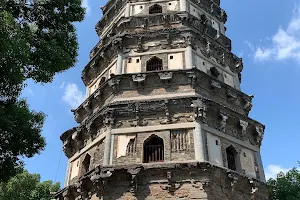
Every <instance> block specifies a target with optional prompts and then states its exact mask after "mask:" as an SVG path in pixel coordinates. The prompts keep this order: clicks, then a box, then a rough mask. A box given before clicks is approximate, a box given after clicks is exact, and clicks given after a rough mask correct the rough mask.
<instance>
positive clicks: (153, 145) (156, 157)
mask: <svg viewBox="0 0 300 200" xmlns="http://www.w3.org/2000/svg"><path fill="white" fill-rule="evenodd" d="M163 161H164V142H163V139H161V138H159V137H157V136H156V135H153V136H151V137H150V138H149V139H148V140H146V141H145V143H144V163H150V162H163Z"/></svg>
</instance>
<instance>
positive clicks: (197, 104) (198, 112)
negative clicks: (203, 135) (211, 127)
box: [191, 99, 207, 124]
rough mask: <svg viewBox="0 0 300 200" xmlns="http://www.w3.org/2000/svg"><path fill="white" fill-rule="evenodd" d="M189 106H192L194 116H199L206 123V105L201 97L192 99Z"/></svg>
mask: <svg viewBox="0 0 300 200" xmlns="http://www.w3.org/2000/svg"><path fill="white" fill-rule="evenodd" d="M191 106H192V107H193V108H194V113H195V118H200V120H201V121H202V122H203V123H204V124H207V117H206V112H207V105H206V104H205V102H204V101H203V100H202V99H197V100H194V101H192V105H191Z"/></svg>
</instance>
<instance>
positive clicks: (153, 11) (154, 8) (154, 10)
mask: <svg viewBox="0 0 300 200" xmlns="http://www.w3.org/2000/svg"><path fill="white" fill-rule="evenodd" d="M158 13H162V7H161V6H160V5H157V4H155V5H153V6H151V7H150V8H149V14H158Z"/></svg>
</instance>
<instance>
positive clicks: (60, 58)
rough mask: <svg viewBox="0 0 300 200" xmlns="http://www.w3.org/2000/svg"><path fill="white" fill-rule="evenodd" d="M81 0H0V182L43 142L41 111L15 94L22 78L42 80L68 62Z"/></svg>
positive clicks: (73, 53)
mask: <svg viewBox="0 0 300 200" xmlns="http://www.w3.org/2000/svg"><path fill="white" fill-rule="evenodd" d="M84 12H85V10H84V8H82V7H81V0H34V1H33V0H4V1H1V2H0V182H1V181H7V180H8V178H9V177H11V176H12V175H14V174H16V173H17V172H18V169H19V167H20V166H21V165H22V162H21V161H20V160H19V159H20V156H26V157H32V156H33V155H34V154H36V153H39V152H40V151H41V150H43V149H44V147H45V144H46V143H45V140H44V138H43V137H42V136H41V131H42V127H43V122H44V114H43V113H39V112H35V111H32V110H30V109H29V107H28V105H27V103H26V100H24V99H20V97H19V96H20V94H21V92H22V89H23V88H24V87H25V86H26V80H27V79H33V80H34V81H35V82H41V83H47V82H51V81H52V80H53V77H54V75H55V74H57V73H59V72H62V71H64V70H67V69H69V68H70V67H72V66H74V64H75V62H76V57H77V50H78V43H77V36H76V32H75V27H74V24H73V23H74V22H79V21H82V20H83V18H84Z"/></svg>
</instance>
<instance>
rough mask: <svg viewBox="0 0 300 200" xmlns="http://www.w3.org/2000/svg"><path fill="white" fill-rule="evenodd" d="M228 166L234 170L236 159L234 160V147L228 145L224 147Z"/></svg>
mask: <svg viewBox="0 0 300 200" xmlns="http://www.w3.org/2000/svg"><path fill="white" fill-rule="evenodd" d="M226 155H227V162H228V168H229V169H231V170H236V160H235V155H236V152H235V149H234V148H233V147H232V146H230V147H228V148H227V149H226Z"/></svg>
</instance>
